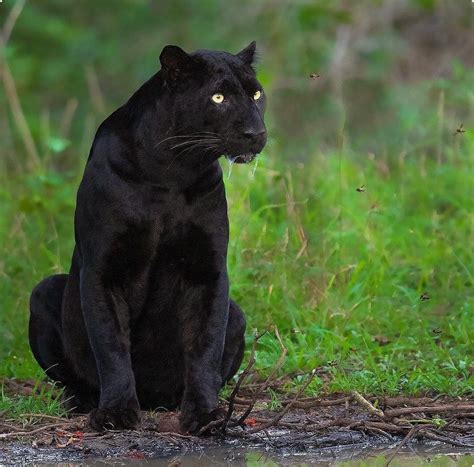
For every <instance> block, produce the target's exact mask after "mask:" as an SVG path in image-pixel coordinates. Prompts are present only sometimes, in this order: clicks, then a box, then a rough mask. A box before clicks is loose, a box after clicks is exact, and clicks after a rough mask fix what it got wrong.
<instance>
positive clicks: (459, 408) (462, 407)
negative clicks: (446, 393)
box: [385, 403, 474, 418]
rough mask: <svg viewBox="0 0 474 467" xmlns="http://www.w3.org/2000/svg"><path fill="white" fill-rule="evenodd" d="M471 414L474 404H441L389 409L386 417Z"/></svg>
mask: <svg viewBox="0 0 474 467" xmlns="http://www.w3.org/2000/svg"><path fill="white" fill-rule="evenodd" d="M464 411H466V412H469V411H474V404H462V403H461V404H439V405H436V406H431V407H401V408H399V409H388V410H386V411H385V416H386V417H389V418H393V417H398V416H400V415H407V414H413V413H420V412H423V413H442V412H464Z"/></svg>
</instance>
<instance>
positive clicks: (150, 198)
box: [30, 43, 266, 431]
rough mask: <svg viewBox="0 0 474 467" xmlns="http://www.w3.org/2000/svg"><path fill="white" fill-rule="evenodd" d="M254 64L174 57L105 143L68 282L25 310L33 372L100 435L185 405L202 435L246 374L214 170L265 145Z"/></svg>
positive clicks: (60, 280)
mask: <svg viewBox="0 0 474 467" xmlns="http://www.w3.org/2000/svg"><path fill="white" fill-rule="evenodd" d="M254 53H255V43H252V44H250V45H249V46H248V47H247V48H245V49H244V50H243V51H242V52H241V53H239V54H237V55H232V54H230V53H226V52H215V51H197V52H194V53H192V54H187V53H185V52H184V51H183V50H181V49H180V48H179V47H175V46H167V47H165V48H164V49H163V51H162V53H161V55H160V61H161V70H160V71H159V72H158V73H156V74H155V75H154V76H153V77H152V78H151V79H150V80H149V81H147V82H146V83H145V84H144V85H143V86H142V87H141V88H140V89H139V90H138V91H137V92H136V93H135V94H134V95H133V96H132V97H131V98H130V99H129V101H128V102H127V103H126V104H125V105H123V106H122V107H120V108H119V109H118V110H116V111H115V112H114V113H113V114H112V115H110V116H109V117H108V118H107V119H106V120H105V121H104V122H103V123H102V124H101V125H100V127H99V129H98V131H97V134H96V137H95V139H94V143H93V145H92V149H91V152H90V156H89V159H88V162H87V165H86V168H85V172H84V177H83V179H82V183H81V185H80V187H79V190H78V194H77V208H76V214H75V239H76V246H75V249H74V252H73V256H72V264H71V269H70V272H69V274H68V275H66V274H61V275H56V276H51V277H48V278H47V279H45V280H43V281H42V282H41V283H40V284H38V285H37V286H36V288H35V289H34V290H33V292H32V295H31V303H30V309H31V317H30V344H31V348H32V350H33V353H34V355H35V357H36V359H37V360H38V362H39V364H40V365H41V366H42V367H43V368H44V369H45V370H46V373H47V374H48V375H49V376H50V377H51V378H52V379H54V380H56V381H59V382H61V383H62V384H63V385H64V386H65V387H66V396H67V399H68V403H69V406H70V407H75V408H76V410H77V411H81V412H86V411H87V412H89V411H90V418H89V419H90V423H91V425H92V427H93V428H95V429H103V428H107V427H114V428H116V429H117V428H134V427H136V426H137V424H138V423H139V410H140V407H141V408H144V409H147V408H159V407H165V408H169V409H173V408H175V407H177V406H179V405H180V406H181V425H182V428H183V429H184V430H186V431H195V430H197V429H198V428H199V427H201V426H202V425H203V424H205V423H207V422H209V421H210V420H212V419H213V418H215V417H216V416H218V413H219V412H218V410H216V409H217V406H218V391H219V389H220V388H221V387H222V385H223V384H224V383H225V381H226V380H228V379H229V378H231V377H232V376H233V375H234V374H235V372H236V371H237V370H238V368H239V365H240V363H241V361H242V355H243V350H244V331H245V319H244V316H243V313H242V311H241V310H240V308H239V307H238V306H237V305H236V304H235V303H234V302H232V301H230V300H229V283H228V278H227V268H226V257H227V244H228V218H227V203H226V198H225V191H224V184H223V180H222V172H221V168H220V166H219V163H218V158H219V156H221V155H226V156H227V157H229V158H232V159H233V160H235V161H236V162H248V161H250V160H252V159H253V158H254V157H255V155H256V154H257V153H258V152H260V151H261V150H262V148H263V146H264V145H265V142H266V131H265V126H264V123H263V113H264V107H265V96H264V93H263V90H262V88H261V86H260V84H259V83H258V81H257V79H256V77H255V72H254V70H253V68H252V62H253V58H254ZM256 91H261V97H260V99H258V100H254V94H255V92H256ZM216 93H220V94H222V95H224V100H223V102H222V103H216V102H214V101H213V100H212V98H211V97H212V96H213V95H214V94H216Z"/></svg>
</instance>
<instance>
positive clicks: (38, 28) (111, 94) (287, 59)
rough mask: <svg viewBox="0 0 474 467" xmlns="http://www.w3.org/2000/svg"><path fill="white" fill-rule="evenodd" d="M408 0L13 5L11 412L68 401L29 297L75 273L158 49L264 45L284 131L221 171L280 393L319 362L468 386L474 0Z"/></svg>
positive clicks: (257, 325)
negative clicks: (39, 348)
mask: <svg viewBox="0 0 474 467" xmlns="http://www.w3.org/2000/svg"><path fill="white" fill-rule="evenodd" d="M391 3H393V5H392V6H393V7H392V6H391V7H390V8H387V4H391ZM395 3H397V2H383V1H382V2H380V1H377V2H373V1H372V0H364V1H361V2H351V3H350V5H349V3H348V2H345V1H342V0H334V1H332V2H327V1H324V0H319V1H318V0H313V1H312V2H287V1H284V0H265V1H262V2H259V6H258V7H257V6H256V2H253V1H250V0H242V1H241V2H237V3H235V4H230V3H229V2H223V1H221V0H208V1H206V2H189V1H188V0H173V1H172V2H148V1H140V2H130V1H129V0H116V1H115V2H114V15H113V21H112V20H111V18H112V17H111V15H110V14H109V13H110V12H109V9H108V8H107V5H105V3H103V2H102V3H100V2H94V1H92V0H83V2H80V3H78V2H73V1H72V0H64V1H58V0H43V1H42V2H23V1H16V2H13V1H11V2H3V3H0V10H1V11H0V13H1V14H2V18H1V19H0V28H1V30H0V109H1V110H4V112H0V379H1V378H16V379H18V380H20V381H21V380H26V379H28V380H33V381H36V382H37V384H38V388H41V389H38V390H39V391H40V392H41V397H35V398H33V397H28V396H20V395H18V396H11V391H10V392H9V393H8V394H10V395H7V392H6V391H3V390H2V391H1V392H0V413H2V412H4V411H7V413H8V414H9V415H12V416H15V417H18V416H20V415H21V414H24V413H30V412H41V411H42V412H45V413H49V414H57V413H60V412H61V408H60V404H59V402H58V395H57V391H54V390H53V389H52V388H51V387H48V386H44V385H42V384H41V381H42V380H43V379H44V377H43V376H44V375H43V373H42V371H41V370H40V368H39V367H38V365H37V364H36V363H35V361H34V359H33V358H32V355H31V353H30V351H29V347H28V341H27V333H26V330H27V322H28V300H29V294H30V291H31V290H32V288H33V286H34V285H35V284H36V283H37V282H39V281H40V280H41V279H42V278H43V277H45V276H47V275H50V274H54V273H59V272H65V271H67V270H68V269H69V262H70V257H71V252H72V247H73V213H74V207H75V195H76V189H77V186H78V184H79V181H80V178H81V176H82V170H83V166H84V163H85V158H86V155H87V153H88V151H89V148H90V145H91V142H92V138H93V134H94V131H95V129H96V128H97V126H98V125H99V123H100V122H101V121H102V120H103V119H104V118H105V117H106V116H107V115H108V114H109V113H110V112H111V111H113V110H114V109H115V108H117V107H118V106H119V105H121V104H122V103H123V102H124V100H125V99H126V97H127V96H129V95H130V94H131V93H132V92H133V91H134V90H135V89H137V87H138V86H139V85H140V83H142V82H143V81H144V80H145V79H147V78H148V77H149V76H150V75H151V74H152V73H154V72H155V71H156V69H157V67H158V56H159V53H160V51H161V48H162V47H163V46H164V45H165V44H167V43H170V44H171V43H173V44H179V45H181V46H183V47H184V48H185V49H186V50H194V49H196V48H216V49H219V50H229V51H237V50H240V49H242V47H244V46H245V45H246V44H248V43H249V42H250V41H251V40H253V39H257V43H258V47H259V52H260V53H261V60H260V63H259V64H258V76H259V79H260V81H261V83H262V84H263V86H264V88H265V91H266V93H267V95H268V97H269V99H268V102H269V108H268V112H267V119H266V122H267V124H268V128H269V134H270V135H271V141H270V143H269V144H268V145H267V148H266V149H265V153H264V154H263V155H262V157H260V158H259V162H258V167H255V166H234V167H232V170H228V167H227V163H226V162H223V167H224V170H225V172H226V186H227V192H228V198H229V206H230V209H229V214H230V222H231V241H230V248H229V258H228V260H229V270H230V278H231V288H232V296H233V298H234V299H236V300H237V301H238V302H239V303H240V304H241V306H242V308H243V309H244V310H245V312H246V315H247V320H248V329H247V338H248V346H247V349H250V347H251V341H252V339H253V337H252V336H253V334H254V331H253V330H254V329H257V330H258V331H259V332H260V331H263V330H267V332H266V334H265V335H264V336H263V337H262V338H261V340H260V341H259V343H258V346H257V352H256V357H257V368H258V370H259V371H260V372H261V374H263V375H265V374H268V372H269V371H271V369H272V367H273V366H274V365H275V363H276V362H277V361H278V359H279V356H280V353H281V343H280V340H279V338H278V336H280V337H281V341H282V343H283V345H284V346H285V347H286V348H287V349H288V355H287V357H286V360H285V362H284V365H283V366H282V368H281V369H280V372H279V373H280V376H282V377H283V376H284V375H287V378H286V380H285V379H283V380H282V381H283V383H284V385H283V389H286V390H288V391H291V390H293V389H294V388H295V387H297V386H299V385H300V384H301V383H302V381H303V380H304V378H305V375H306V374H307V373H308V372H310V371H311V370H313V369H314V368H317V377H316V378H315V379H314V380H313V382H312V383H311V385H310V386H309V388H308V392H309V393H310V394H311V395H313V394H320V393H330V392H336V391H348V390H358V391H360V392H362V393H364V394H377V395H380V394H397V393H402V394H421V393H435V394H448V395H451V396H455V395H467V394H470V395H472V394H473V388H474V345H473V341H474V319H473V311H474V310H473V306H474V292H473V290H474V289H473V282H474V281H473V274H474V253H473V247H472V245H473V244H474V243H473V241H474V217H473V216H474V210H473V199H474V175H473V174H474V131H473V130H472V128H474V124H473V121H474V120H473V118H472V117H473V115H474V114H473V108H474V107H473V103H474V99H473V96H474V95H473V92H472V90H473V89H474V85H473V83H474V71H473V70H474V68H473V67H472V59H471V56H472V54H470V53H469V52H470V49H469V39H470V37H471V35H472V24H471V22H470V21H469V19H470V18H471V13H472V8H471V4H470V2H469V4H468V3H465V4H463V2H449V1H447V0H433V1H419V0H409V1H407V2H398V3H399V4H400V5H398V3H397V8H395ZM132 4H133V5H132ZM281 11H285V14H284V15H282V14H281ZM439 18H443V21H439ZM408 19H409V20H408ZM310 75H313V76H319V78H310ZM461 123H464V130H465V131H464V132H462V131H459V132H456V131H455V129H456V128H459V127H460V125H461ZM341 129H343V131H342V130H341ZM247 351H249V350H247ZM247 356H248V355H247ZM0 389H1V383H0ZM273 398H274V399H275V402H276V403H277V402H278V401H277V399H278V395H275V394H273Z"/></svg>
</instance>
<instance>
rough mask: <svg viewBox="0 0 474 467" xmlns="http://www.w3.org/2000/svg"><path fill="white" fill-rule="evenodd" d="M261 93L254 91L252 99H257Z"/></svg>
mask: <svg viewBox="0 0 474 467" xmlns="http://www.w3.org/2000/svg"><path fill="white" fill-rule="evenodd" d="M261 95H262V93H261V92H260V91H255V94H254V95H253V100H254V101H258V100H259V99H260V97H261Z"/></svg>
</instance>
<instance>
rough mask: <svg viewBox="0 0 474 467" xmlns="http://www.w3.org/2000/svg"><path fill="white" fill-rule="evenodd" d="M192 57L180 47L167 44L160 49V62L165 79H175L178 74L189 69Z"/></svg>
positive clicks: (184, 72)
mask: <svg viewBox="0 0 474 467" xmlns="http://www.w3.org/2000/svg"><path fill="white" fill-rule="evenodd" d="M193 62H194V61H193V59H192V58H191V57H190V56H189V55H188V54H187V53H186V52H185V51H184V50H183V49H181V48H180V47H178V46H176V45H167V46H165V47H164V49H163V50H162V51H161V54H160V63H161V69H162V70H163V73H164V75H165V79H166V80H169V81H176V80H177V79H178V78H179V77H180V76H182V75H184V74H186V73H188V72H189V71H191V69H192V67H193Z"/></svg>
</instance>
